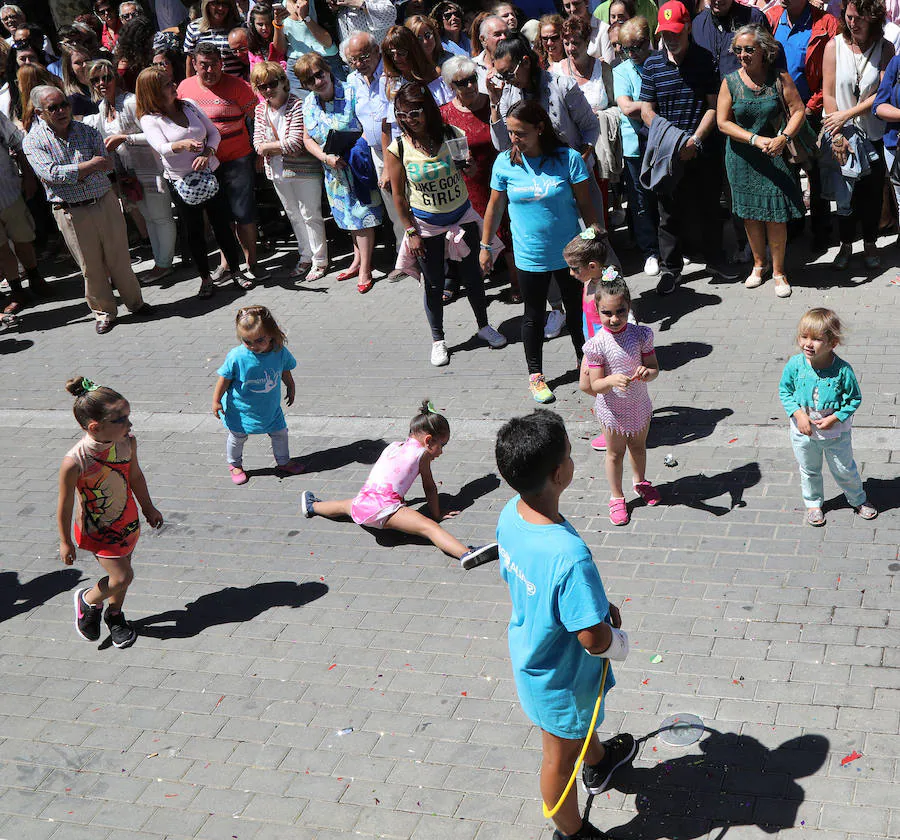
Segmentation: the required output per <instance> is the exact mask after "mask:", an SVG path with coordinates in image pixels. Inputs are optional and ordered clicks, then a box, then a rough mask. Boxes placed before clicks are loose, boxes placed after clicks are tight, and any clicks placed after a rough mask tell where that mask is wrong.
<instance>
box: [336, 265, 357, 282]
mask: <svg viewBox="0 0 900 840" xmlns="http://www.w3.org/2000/svg"><path fill="white" fill-rule="evenodd" d="M357 274H359V266H357V267H356V268H348V269H347V270H346V271H342V272H340V273H339V274H338V276H337V278H336V279H337V280H338V281H341V280H349V279H350V278H351V277H356V275H357Z"/></svg>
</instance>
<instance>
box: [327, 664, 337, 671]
mask: <svg viewBox="0 0 900 840" xmlns="http://www.w3.org/2000/svg"><path fill="white" fill-rule="evenodd" d="M335 668H337V662H335V663H333V664H332V665H329V666H328V670H329V671H333V670H334V669H335Z"/></svg>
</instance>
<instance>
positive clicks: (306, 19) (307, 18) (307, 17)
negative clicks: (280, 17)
mask: <svg viewBox="0 0 900 840" xmlns="http://www.w3.org/2000/svg"><path fill="white" fill-rule="evenodd" d="M311 20H312V16H311V15H307V16H306V17H305V18H303V22H304V23H306V24H308V23H309V22H310V21H311Z"/></svg>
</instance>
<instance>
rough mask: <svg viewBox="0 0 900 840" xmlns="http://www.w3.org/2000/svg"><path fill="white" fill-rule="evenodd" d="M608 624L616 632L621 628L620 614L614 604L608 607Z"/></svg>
mask: <svg viewBox="0 0 900 840" xmlns="http://www.w3.org/2000/svg"><path fill="white" fill-rule="evenodd" d="M609 623H610V624H612V626H613V627H615V628H616V629H617V630H618V629H619V628H620V627H621V626H622V614H621V613H620V612H619V608H618V607H617V606H616V605H615V604H610V605H609Z"/></svg>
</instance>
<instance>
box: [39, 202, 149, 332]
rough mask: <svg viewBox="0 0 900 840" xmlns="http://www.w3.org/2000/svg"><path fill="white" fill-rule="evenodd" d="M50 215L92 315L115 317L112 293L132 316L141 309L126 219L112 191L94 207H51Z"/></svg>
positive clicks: (139, 290) (142, 302) (91, 205)
mask: <svg viewBox="0 0 900 840" xmlns="http://www.w3.org/2000/svg"><path fill="white" fill-rule="evenodd" d="M53 215H54V218H55V219H56V224H57V225H58V226H59V229H60V232H61V233H62V235H63V238H64V239H65V240H66V245H67V246H68V248H69V253H70V254H71V255H72V257H73V259H74V260H75V261H76V262H77V263H78V267H79V268H80V269H81V273H82V274H83V275H84V296H85V299H86V300H87V305H88V306H89V307H90V308H91V309H92V310H93V312H94V315H96V316H97V318H101V317H107V318H115V317H116V314H117V313H118V305H117V303H116V299H115V297H114V296H113V289H115V290H116V291H117V292H118V293H119V297H120V298H121V300H122V303H124V304H125V306H127V307H128V309H129V310H130V311H131V312H135V311H137V310H138V309H140V308H141V306H143V305H144V299H143V297H142V296H141V286H140V284H139V283H138V280H137V277H135V276H134V271H133V270H132V268H131V255H130V254H129V253H128V232H127V230H126V227H125V217H124V216H123V215H122V210H121V208H120V206H119V202H118V200H117V199H116V197H115V196H114V195H113V192H112V190H110V191H109V192H108V193H107V194H106V195H104V196H103V198H101V199H100V200H99V201H98V202H97V203H96V204H88V205H86V206H84V207H70V208H68V209H67V208H63V207H54V208H53Z"/></svg>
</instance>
